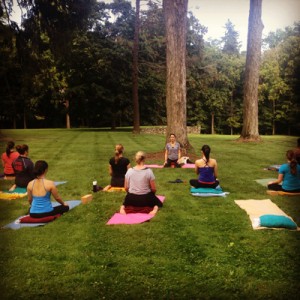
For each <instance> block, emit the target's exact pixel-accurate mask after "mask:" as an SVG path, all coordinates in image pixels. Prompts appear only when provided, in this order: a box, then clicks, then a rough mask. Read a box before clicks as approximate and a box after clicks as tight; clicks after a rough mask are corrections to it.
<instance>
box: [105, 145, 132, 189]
mask: <svg viewBox="0 0 300 300" xmlns="http://www.w3.org/2000/svg"><path fill="white" fill-rule="evenodd" d="M123 153H124V147H123V145H122V144H118V145H116V146H115V156H114V157H112V158H111V159H110V160H109V175H110V176H111V181H110V185H108V186H106V187H105V188H104V189H103V191H107V190H109V189H110V188H111V187H124V182H125V174H126V172H127V170H128V169H129V168H130V161H129V159H128V158H125V157H123Z"/></svg>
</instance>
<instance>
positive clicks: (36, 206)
mask: <svg viewBox="0 0 300 300" xmlns="http://www.w3.org/2000/svg"><path fill="white" fill-rule="evenodd" d="M33 171H34V174H35V176H36V179H34V180H32V181H30V182H29V183H28V186H27V194H28V201H29V204H30V205H31V207H30V210H29V212H30V216H31V217H32V218H44V217H48V216H54V215H57V214H63V213H65V212H67V211H68V210H69V206H68V204H67V203H64V201H63V200H62V199H61V197H60V196H59V194H58V191H57V188H56V186H55V184H54V182H53V181H51V180H48V179H46V178H45V176H46V174H47V171H48V164H47V163H46V162H45V161H44V160H38V161H37V162H36V163H35V165H34V170H33ZM51 195H52V196H53V197H54V199H55V200H56V201H57V202H59V203H60V204H61V205H59V206H55V207H52V204H51Z"/></svg>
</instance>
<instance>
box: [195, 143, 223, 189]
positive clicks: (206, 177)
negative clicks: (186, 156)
mask: <svg viewBox="0 0 300 300" xmlns="http://www.w3.org/2000/svg"><path fill="white" fill-rule="evenodd" d="M201 153H202V157H201V158H200V159H198V160H196V161H195V172H196V174H197V175H199V176H198V179H191V180H190V185H191V186H192V187H195V188H200V187H201V188H216V187H217V186H218V185H219V180H218V179H217V177H218V164H217V161H216V160H215V159H214V158H210V147H209V146H208V145H203V146H202V148H201Z"/></svg>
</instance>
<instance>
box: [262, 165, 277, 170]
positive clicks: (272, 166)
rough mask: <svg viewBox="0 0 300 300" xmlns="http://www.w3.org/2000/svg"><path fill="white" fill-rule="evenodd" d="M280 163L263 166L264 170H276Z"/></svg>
mask: <svg viewBox="0 0 300 300" xmlns="http://www.w3.org/2000/svg"><path fill="white" fill-rule="evenodd" d="M280 167H281V165H271V166H268V167H267V168H265V169H264V170H269V171H278V170H279V168H280Z"/></svg>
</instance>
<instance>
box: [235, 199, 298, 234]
mask: <svg viewBox="0 0 300 300" xmlns="http://www.w3.org/2000/svg"><path fill="white" fill-rule="evenodd" d="M234 202H235V203H236V204H237V205H238V206H239V207H240V208H242V209H243V210H245V211H246V213H247V214H248V216H249V218H250V220H251V225H252V228H253V229H266V228H271V229H279V228H288V229H296V230H300V228H299V227H297V224H296V223H295V222H294V221H293V219H292V218H291V217H289V216H288V215H287V214H286V213H285V212H284V211H282V210H281V209H280V208H279V207H278V206H277V205H276V204H275V203H273V202H272V201H271V200H270V199H264V200H253V199H249V200H235V201H234ZM293 223H294V225H293Z"/></svg>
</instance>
